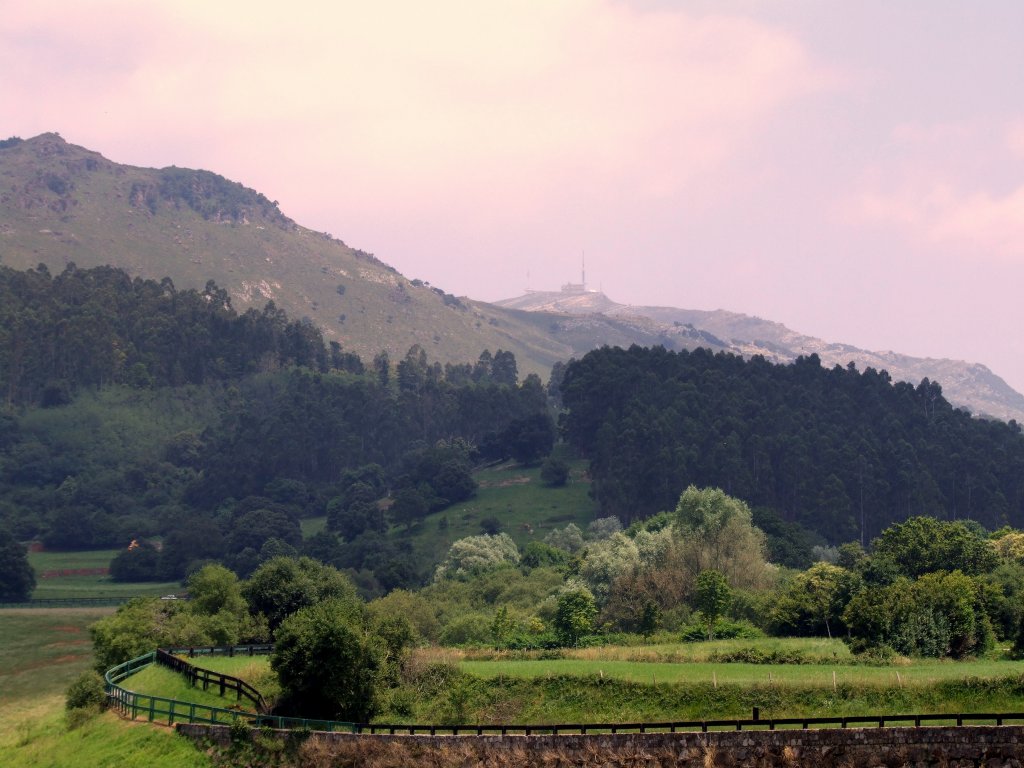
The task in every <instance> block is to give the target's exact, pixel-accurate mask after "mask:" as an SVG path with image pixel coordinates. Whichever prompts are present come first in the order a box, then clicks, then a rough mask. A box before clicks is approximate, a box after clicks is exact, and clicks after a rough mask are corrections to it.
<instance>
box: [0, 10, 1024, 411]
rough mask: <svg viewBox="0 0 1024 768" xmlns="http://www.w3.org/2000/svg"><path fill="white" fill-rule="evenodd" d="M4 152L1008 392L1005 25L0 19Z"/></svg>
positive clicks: (1022, 39)
mask: <svg viewBox="0 0 1024 768" xmlns="http://www.w3.org/2000/svg"><path fill="white" fill-rule="evenodd" d="M0 72H3V73H4V74H3V75H2V76H0V138H2V137H6V136H12V135H17V136H21V137H22V138H28V137H31V136H35V135H37V134H39V133H43V132H47V131H56V132H58V133H60V134H61V135H62V136H63V137H64V138H65V139H66V140H68V141H70V142H72V143H74V144H79V145H81V146H84V147H87V148H89V149H92V150H95V151H98V152H101V153H102V154H103V155H104V156H106V157H108V158H109V159H111V160H114V161H116V162H121V163H128V164H131V165H138V166H146V167H163V166H168V165H177V166H180V167H193V168H205V169H208V170H212V171H215V172H217V173H220V174H222V175H224V176H227V177H228V178H231V179H233V180H235V181H239V182H241V183H243V184H245V185H247V186H250V187H253V188H255V189H257V190H259V191H260V192H263V193H264V194H266V195H267V196H268V197H269V198H271V199H272V200H277V201H278V202H279V203H280V206H281V209H282V210H283V212H284V213H285V214H286V215H288V216H290V217H291V218H293V219H295V220H296V221H297V222H298V223H300V224H302V225H304V226H307V227H310V228H312V229H316V230H318V231H324V232H329V233H331V234H332V235H334V236H335V237H339V238H341V239H343V240H344V241H345V242H347V243H348V244H349V245H352V246H354V247H358V248H362V249H363V250H366V251H370V252H372V253H374V254H376V255H377V256H378V257H379V258H380V259H382V260H383V261H385V262H387V263H388V264H391V265H392V266H394V267H395V268H396V269H398V270H399V271H400V272H402V273H403V274H405V275H406V276H407V277H409V278H419V279H422V280H426V281H428V282H430V283H431V284H433V285H435V286H438V287H440V288H443V289H444V290H446V291H449V292H452V293H455V294H457V295H465V296H470V297H472V298H476V299H482V300H487V301H491V300H497V299H502V298H509V297H512V296H516V295H519V294H521V293H522V292H523V290H524V289H525V288H527V287H529V288H533V289H558V287H559V286H561V284H562V283H565V282H570V281H572V282H576V281H578V280H579V275H580V267H581V260H582V258H583V256H584V254H585V259H586V276H587V282H588V284H589V286H590V287H592V288H600V289H602V290H603V291H604V292H605V293H606V294H607V295H608V296H609V297H610V298H612V299H614V300H616V301H619V302H622V303H626V304H635V305H667V306H677V307H684V308H688V309H727V310H732V311H735V312H742V313H746V314H751V315H757V316H759V317H763V318H766V319H770V320H775V321H778V322H782V323H784V324H786V325H787V326H789V327H790V328H792V329H794V330H797V331H800V332H803V333H806V334H809V335H812V336H817V337H821V338H824V339H827V340H829V341H835V342H845V343H849V344H854V345H856V346H859V347H862V348H866V349H871V350H876V351H885V350H895V351H898V352H903V353H906V354H911V355H916V356H923V357H949V358H955V359H962V360H968V361H972V362H981V363H984V364H986V365H988V366H989V367H990V368H992V369H993V370H994V371H995V372H996V373H997V374H999V375H1001V376H1003V377H1004V378H1005V379H1006V380H1007V381H1008V382H1009V383H1010V384H1011V385H1012V386H1014V387H1015V388H1016V389H1017V390H1019V391H1024V343H1022V341H1021V338H1022V335H1021V332H1020V329H1021V326H1022V324H1024V322H1022V321H1024V302H1022V301H1021V299H1020V293H1021V287H1022V286H1024V3H1022V2H1020V1H1019V0H985V1H984V2H978V1H977V0H963V1H962V2H950V1H949V0H929V1H928V2H924V1H923V0H917V1H911V0H884V1H876V0H857V2H848V1H847V2H838V1H834V0H774V1H772V2H769V1H768V0H747V1H746V2H740V1H739V0H713V1H712V0H693V1H692V2H685V1H684V0H676V1H675V2H669V1H668V0H632V1H629V0H508V1H506V0H431V2H429V3H426V2H421V1H420V0H374V2H365V1H360V2H354V1H352V0H333V2H306V1H305V0H292V2H289V3H282V2H274V3H269V2H262V0H246V1H245V2H238V1H236V0H218V2H216V3H211V2H209V1H208V0H202V2H195V1H193V0H74V1H73V2H72V0H60V1H57V0H0Z"/></svg>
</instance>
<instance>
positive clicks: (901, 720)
mask: <svg viewBox="0 0 1024 768" xmlns="http://www.w3.org/2000/svg"><path fill="white" fill-rule="evenodd" d="M272 649H273V646H272V645H247V646H208V647H202V648H172V649H166V650H156V651H150V652H149V653H147V654H144V655H143V656H139V657H138V658H136V659H132V660H131V661H127V662H125V663H123V664H118V665H117V666H116V667H113V668H111V669H109V670H108V671H107V673H106V675H105V676H104V677H105V679H106V683H107V698H108V700H109V701H110V704H111V707H113V708H114V709H116V710H117V711H118V712H120V713H121V714H122V715H124V716H125V717H131V719H133V720H134V719H137V718H138V717H140V716H144V717H146V718H147V719H148V720H149V721H150V722H154V721H156V720H161V721H162V720H163V718H165V717H166V718H167V723H168V724H169V725H173V724H174V723H176V722H179V723H182V722H187V723H201V724H208V725H232V724H234V723H237V722H240V721H241V722H245V723H247V724H248V725H250V726H268V727H271V728H278V729H296V728H303V729H310V730H317V731H345V732H350V733H363V734H391V735H395V734H410V735H416V734H429V735H431V736H436V735H445V734H451V735H453V736H457V735H460V734H465V735H470V734H475V735H477V736H483V735H497V734H500V735H503V736H504V735H509V734H523V735H525V736H535V735H536V736H539V735H547V734H550V735H560V734H561V735H566V734H581V735H586V734H601V733H612V734H617V733H676V732H692V731H701V732H704V733H707V732H708V731H713V730H714V731H721V730H730V731H733V730H735V731H742V730H768V731H774V730H783V729H803V730H807V729H810V728H863V727H871V728H891V727H899V726H903V727H908V726H913V727H915V728H921V727H924V726H926V725H956V726H962V725H964V724H967V723H969V724H975V725H986V724H991V725H997V726H1002V725H1009V724H1012V723H1015V724H1024V712H997V713H977V712H972V713H958V714H912V715H858V716H851V717H777V718H762V717H760V714H759V710H758V709H756V708H755V709H754V712H753V717H752V718H749V719H726V720H679V721H671V722H655V723H559V724H551V725H513V724H503V725H502V724H491V725H480V724H477V725H471V724H456V725H408V724H382V723H351V722H344V721H337V720H320V719H310V718H301V717H281V716H278V715H269V714H265V713H263V712H262V711H257V712H249V711H246V710H242V709H230V708H221V707H211V706H207V705H205V704H194V703H192V702H186V701H178V700H176V699H167V698H163V697H161V696H151V695H149V694H143V693H136V692H134V691H131V690H128V689H126V688H124V687H122V686H121V685H119V683H120V682H121V681H123V680H124V679H125V678H128V677H130V676H131V675H133V674H135V673H136V672H138V671H139V670H140V669H144V668H145V667H148V666H149V665H150V664H154V663H159V664H166V665H167V666H169V667H171V668H172V669H175V670H177V671H179V672H181V673H182V674H185V675H188V674H190V673H189V672H188V670H189V669H191V670H195V671H196V672H198V673H207V674H209V675H210V676H211V678H210V680H211V681H213V682H215V684H216V685H218V686H219V685H221V683H220V682H219V681H218V680H217V679H216V678H228V679H231V680H237V681H238V682H239V683H241V684H242V686H241V687H239V688H235V687H233V686H232V685H230V684H228V683H226V682H225V683H224V685H223V687H222V688H221V695H223V694H224V692H225V691H226V690H234V691H236V692H237V694H238V697H239V699H241V697H242V696H246V698H252V697H251V696H250V695H249V693H242V690H243V687H244V689H246V690H248V691H251V692H252V693H254V694H255V696H256V697H258V701H259V702H261V703H262V702H263V697H262V696H261V695H260V693H259V691H257V690H256V689H255V688H253V687H252V686H251V685H249V684H248V683H245V682H244V681H242V680H239V679H238V678H232V677H231V676H230V675H221V674H220V673H218V672H212V671H210V670H204V669H200V668H198V667H194V666H193V665H191V664H189V663H188V662H186V661H184V660H183V659H180V658H177V657H176V656H175V655H173V654H186V653H187V654H190V655H192V656H197V655H199V656H203V655H206V656H209V655H213V654H220V655H232V656H240V655H249V656H253V655H258V654H262V653H269V652H270V650H272ZM198 679H202V678H198ZM204 687H205V686H204ZM253 700H254V703H255V699H253ZM264 708H265V704H257V709H258V710H262V709H264Z"/></svg>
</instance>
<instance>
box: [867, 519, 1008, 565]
mask: <svg viewBox="0 0 1024 768" xmlns="http://www.w3.org/2000/svg"><path fill="white" fill-rule="evenodd" d="M871 553H872V556H873V557H879V558H885V559H888V560H890V561H891V562H893V563H895V564H896V567H897V568H898V572H899V573H900V575H903V576H908V577H910V578H916V577H918V576H922V575H924V574H926V573H931V572H933V571H962V572H964V573H966V574H967V575H968V576H976V575H978V574H979V573H985V572H986V571H990V570H992V569H993V568H995V566H996V564H997V562H998V560H999V558H998V557H997V556H996V553H995V551H994V550H993V549H992V547H991V546H990V545H989V542H988V540H987V539H986V538H985V537H984V535H982V534H981V533H979V532H978V531H976V530H972V529H971V528H969V527H968V526H967V525H966V524H965V523H963V522H946V521H942V520H936V519H934V518H931V517H914V518H911V519H910V520H907V521H905V522H903V523H898V524H896V525H893V526H890V527H889V528H887V529H886V530H885V531H883V532H882V535H881V536H879V537H878V538H877V539H875V540H874V541H873V542H872V544H871Z"/></svg>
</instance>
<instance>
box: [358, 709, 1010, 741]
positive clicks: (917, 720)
mask: <svg viewBox="0 0 1024 768" xmlns="http://www.w3.org/2000/svg"><path fill="white" fill-rule="evenodd" d="M1013 721H1015V722H1017V723H1024V713H1019V712H1015V713H997V714H987V713H985V714H980V713H972V714H966V713H965V714H954V715H941V714H940V715H936V714H931V715H870V716H858V717H779V718H769V719H761V718H751V719H749V720H680V721H675V722H663V723H562V724H555V725H467V724H463V725H390V724H381V723H357V724H356V725H355V731H356V733H369V734H391V735H394V734H410V735H415V734H429V735H431V736H435V735H438V734H442V735H443V734H451V735H453V736H457V735H459V734H460V733H461V734H475V735H477V736H484V735H497V734H500V735H502V736H504V735H508V734H523V735H525V736H538V735H544V734H551V735H555V736H557V735H559V734H562V735H565V734H582V735H586V734H588V733H589V734H597V733H676V732H685V731H701V732H704V733H707V732H708V731H711V730H729V731H733V730H735V731H742V730H748V731H749V730H762V731H763V730H767V731H774V730H777V729H778V730H783V729H786V728H789V729H803V730H807V729H809V728H812V727H813V728H821V727H838V728H857V727H877V728H887V727H888V728H891V727H895V726H908V725H911V724H912V725H913V726H914V727H915V728H920V727H922V725H923V724H925V723H931V724H933V725H946V724H948V725H953V724H956V725H958V726H962V725H963V724H964V723H975V724H982V725H984V724H987V723H991V724H994V725H1006V724H1009V723H1010V722H1013Z"/></svg>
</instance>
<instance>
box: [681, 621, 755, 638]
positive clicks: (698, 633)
mask: <svg viewBox="0 0 1024 768" xmlns="http://www.w3.org/2000/svg"><path fill="white" fill-rule="evenodd" d="M714 633H715V638H716V639H718V640H734V639H736V638H740V639H743V640H754V639H756V638H759V637H764V632H762V631H761V630H760V629H758V628H757V627H755V626H754V625H753V624H751V623H750V622H747V621H727V620H725V619H720V620H718V621H717V622H715V627H714ZM679 639H680V640H682V641H683V642H684V643H697V642H700V641H701V640H707V639H708V627H707V624H688V625H686V626H685V627H683V631H682V633H681V634H680V637H679Z"/></svg>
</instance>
